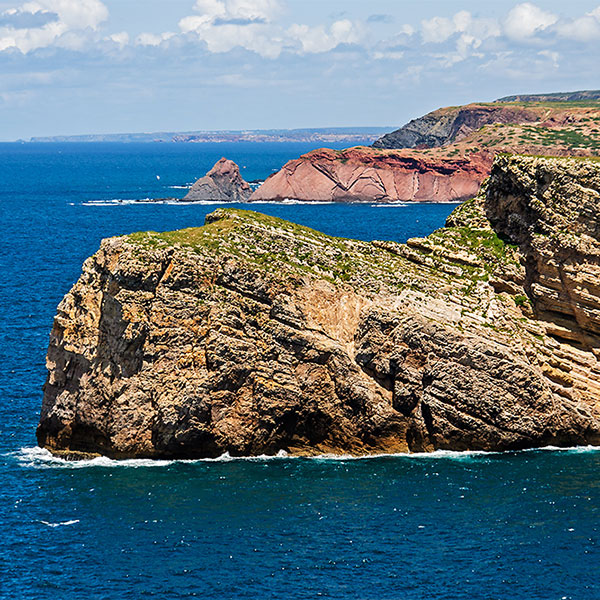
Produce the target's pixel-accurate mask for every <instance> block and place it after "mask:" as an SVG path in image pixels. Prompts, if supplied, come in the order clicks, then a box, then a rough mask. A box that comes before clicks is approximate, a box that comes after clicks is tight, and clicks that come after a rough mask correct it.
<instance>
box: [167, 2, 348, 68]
mask: <svg viewBox="0 0 600 600" xmlns="http://www.w3.org/2000/svg"><path fill="white" fill-rule="evenodd" d="M281 9H282V7H281V5H280V3H279V2H278V0H196V3H195V5H194V10H195V11H196V12H197V13H198V14H196V15H190V16H188V17H184V18H183V19H181V20H180V21H179V28H180V29H181V31H182V33H184V34H194V35H196V36H197V37H198V38H199V39H200V40H202V41H203V42H205V43H206V46H207V48H208V50H209V51H210V52H228V51H229V50H232V49H233V48H236V47H241V48H245V49H246V50H251V51H253V52H256V53H257V54H259V55H261V56H263V57H265V58H271V59H274V58H277V57H278V56H279V55H280V54H281V52H282V51H283V50H284V49H287V50H290V51H297V52H299V53H301V54H316V53H321V52H328V51H329V50H332V49H333V48H336V47H337V46H339V45H340V44H351V43H355V42H357V41H358V39H359V37H360V35H359V33H358V29H357V27H356V26H355V24H353V23H352V22H351V21H349V20H347V19H341V20H338V21H335V22H334V23H333V24H332V25H331V26H330V27H326V26H324V25H317V26H313V27H311V26H308V25H303V24H293V25H291V26H290V27H288V28H287V29H284V28H283V27H282V26H281V25H279V24H277V23H275V22H274V21H275V18H276V17H277V16H278V15H279V14H280V12H281Z"/></svg>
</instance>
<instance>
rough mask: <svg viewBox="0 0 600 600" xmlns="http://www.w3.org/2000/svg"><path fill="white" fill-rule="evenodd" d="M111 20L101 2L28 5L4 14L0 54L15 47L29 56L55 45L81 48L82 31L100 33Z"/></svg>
mask: <svg viewBox="0 0 600 600" xmlns="http://www.w3.org/2000/svg"><path fill="white" fill-rule="evenodd" d="M107 18H108V9H107V8H106V6H105V5H104V4H103V3H102V2H101V1H100V0H36V1H34V2H26V3H25V4H22V5H20V6H19V7H16V8H11V9H8V10H6V11H4V12H3V13H1V14H0V51H2V50H7V49H10V48H14V49H16V50H20V51H21V52H22V53H23V54H27V53H28V52H31V51H32V50H36V49H38V48H45V47H47V46H51V45H53V44H57V45H59V46H62V47H74V48H75V47H79V46H80V41H81V36H80V35H79V34H78V32H82V31H84V30H96V29H97V28H98V26H99V25H100V24H101V23H102V22H103V21H105V20H106V19H107ZM61 38H62V41H60V40H61Z"/></svg>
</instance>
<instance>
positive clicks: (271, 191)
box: [251, 148, 492, 202]
mask: <svg viewBox="0 0 600 600" xmlns="http://www.w3.org/2000/svg"><path fill="white" fill-rule="evenodd" d="M491 163H492V159H491V155H489V154H487V153H481V154H479V155H477V156H472V157H470V158H469V159H465V158H454V159H447V160H437V159H435V158H428V157H426V156H425V155H422V156H414V155H412V154H410V153H402V152H397V153H388V152H384V153H378V152H374V151H372V150H371V149H369V148H350V149H348V150H342V151H335V150H328V149H322V150H315V151H313V152H310V153H309V154H305V155H304V156H302V157H300V158H299V159H296V160H292V161H290V162H288V163H287V164H286V165H285V166H284V167H283V168H282V169H281V170H280V171H278V172H277V173H275V174H274V175H272V176H271V177H269V178H268V179H267V180H266V181H265V182H264V183H263V184H262V185H261V186H260V187H259V188H258V190H256V191H255V192H254V193H253V194H252V196H251V201H256V202H260V201H261V200H275V201H281V200H286V199H291V200H301V201H308V202H315V201H316V202H400V201H407V202H413V201H420V202H440V201H447V202H452V201H456V200H464V199H466V198H472V197H473V196H475V195H476V194H477V192H478V190H479V186H480V185H481V182H482V181H483V180H484V179H485V178H486V177H487V176H488V174H489V170H490V168H491Z"/></svg>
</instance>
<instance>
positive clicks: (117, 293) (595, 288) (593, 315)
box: [38, 157, 600, 458]
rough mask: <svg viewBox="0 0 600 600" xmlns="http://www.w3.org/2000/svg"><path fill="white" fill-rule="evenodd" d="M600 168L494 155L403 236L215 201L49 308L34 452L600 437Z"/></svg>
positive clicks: (515, 444)
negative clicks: (458, 193) (344, 235)
mask: <svg viewBox="0 0 600 600" xmlns="http://www.w3.org/2000/svg"><path fill="white" fill-rule="evenodd" d="M599 214H600V163H599V162H596V161H590V160H585V161H577V160H573V159H569V160H561V159H536V158H524V157H512V158H511V157H498V158H497V159H496V162H495V164H494V167H493V169H492V175H491V178H490V180H489V183H488V185H487V188H486V189H485V190H483V191H482V192H481V194H480V195H479V196H478V197H477V198H476V199H475V200H473V201H469V202H466V203H465V204H463V205H462V206H460V207H459V208H458V209H457V210H456V211H455V212H454V213H453V214H452V215H451V217H450V219H449V220H448V224H447V227H445V228H443V229H440V230H438V231H436V232H434V233H433V234H432V235H431V236H429V237H428V238H425V239H413V240H410V241H409V242H408V244H407V245H401V244H397V243H394V242H372V243H366V242H357V241H352V240H342V239H339V238H330V237H328V236H326V235H324V234H321V233H318V232H315V231H312V230H310V229H307V228H304V227H300V226H297V225H293V224H292V223H288V222H285V221H281V220H278V219H275V218H272V217H266V216H263V215H259V214H256V213H247V212H244V211H237V210H227V211H225V210H218V211H216V212H215V213H213V214H212V215H209V217H208V218H207V224H206V226H205V227H202V228H196V229H188V230H183V231H179V232H170V233H163V234H157V233H139V234H133V235H130V236H124V237H119V238H112V239H109V240H105V241H104V242H103V243H102V246H101V248H100V250H99V251H98V252H97V253H96V254H95V255H94V256H93V257H91V258H90V259H88V260H87V261H86V263H85V265H84V268H83V273H82V275H81V277H80V279H79V281H78V282H77V283H76V284H75V285H74V287H73V289H72V290H71V291H70V292H69V293H68V294H67V295H66V296H65V298H64V300H63V301H62V302H61V304H60V306H59V307H58V314H57V316H56V319H55V323H54V327H53V329H52V334H51V340H50V347H49V350H48V359H47V364H48V369H49V374H48V380H47V382H46V385H45V389H44V401H43V407H42V414H41V419H40V425H39V428H38V440H39V443H40V444H41V445H42V446H44V447H47V448H49V449H51V450H52V451H53V452H66V453H75V455H77V453H80V452H91V453H102V454H106V455H109V456H114V457H132V456H147V457H190V458H191V457H205V456H218V455H219V454H221V453H223V452H230V453H231V454H233V455H253V454H262V453H274V452H277V451H278V450H286V451H287V452H290V453H293V454H318V453H324V452H333V453H353V454H362V453H374V452H408V451H430V450H434V449H453V450H467V449H483V450H508V449H518V448H528V447H536V446H542V445H545V444H556V445H575V444H600V361H599V358H600V316H599V315H600V267H599V265H600V221H599V217H598V215H599Z"/></svg>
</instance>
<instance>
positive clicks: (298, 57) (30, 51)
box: [0, 0, 600, 140]
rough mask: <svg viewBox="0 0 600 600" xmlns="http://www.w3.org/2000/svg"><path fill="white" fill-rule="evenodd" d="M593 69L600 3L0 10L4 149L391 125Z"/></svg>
mask: <svg viewBox="0 0 600 600" xmlns="http://www.w3.org/2000/svg"><path fill="white" fill-rule="evenodd" d="M599 59H600V0H591V1H587V0H585V1H584V0H579V1H578V0H574V1H571V2H568V3H565V2H564V1H561V2H557V1H538V2H517V1H515V0H494V1H485V2H482V1H481V0H479V1H478V2H474V1H466V0H465V1H462V2H461V1H456V2H455V1H449V0H429V1H423V0H421V1H420V2H415V1H412V0H408V1H405V0H371V1H369V2H366V1H364V0H362V1H355V0H318V1H317V0H26V1H19V0H17V1H9V0H0V115H1V121H0V123H1V126H2V129H1V133H0V139H2V140H12V139H17V138H25V139H27V138H29V137H30V136H34V135H54V134H77V133H108V132H135V131H159V130H173V131H186V130H195V129H244V128H249V129H250V128H293V127H328V126H331V127H333V126H353V125H357V126H358V125H383V126H390V127H393V126H397V125H401V124H403V123H405V122H406V121H408V120H409V119H411V118H414V117H416V116H419V115H421V114H424V113H426V112H428V111H429V110H432V109H434V108H437V107H439V106H446V105H454V104H462V103H466V102H469V101H474V100H492V99H495V98H497V97H500V96H503V95H508V94H512V93H524V92H548V91H562V90H576V89H597V88H600V81H599V78H600V67H599V62H600V60H599Z"/></svg>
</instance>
